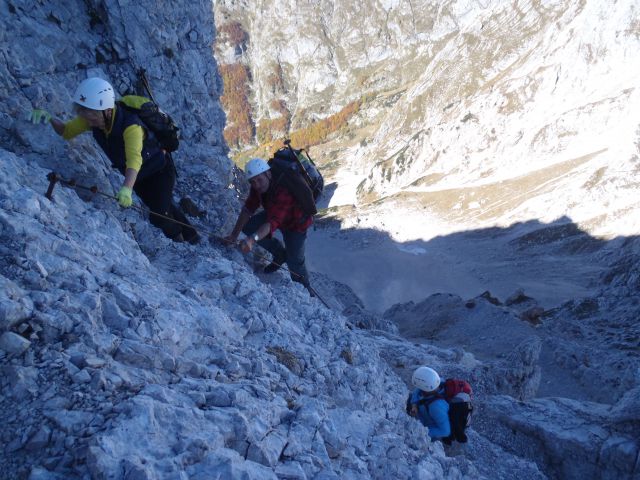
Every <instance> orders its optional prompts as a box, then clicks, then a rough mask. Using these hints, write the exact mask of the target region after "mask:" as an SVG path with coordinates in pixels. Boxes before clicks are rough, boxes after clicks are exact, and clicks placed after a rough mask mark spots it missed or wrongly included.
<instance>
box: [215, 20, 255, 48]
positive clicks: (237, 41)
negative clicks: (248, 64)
mask: <svg viewBox="0 0 640 480" xmlns="http://www.w3.org/2000/svg"><path fill="white" fill-rule="evenodd" d="M218 35H219V36H220V37H222V38H225V39H226V41H228V42H229V43H231V44H232V45H234V46H237V45H242V44H243V43H244V42H246V40H247V38H248V35H247V32H245V31H244V29H243V28H242V25H240V23H238V22H231V23H225V24H224V25H221V26H220V27H219V28H218Z"/></svg>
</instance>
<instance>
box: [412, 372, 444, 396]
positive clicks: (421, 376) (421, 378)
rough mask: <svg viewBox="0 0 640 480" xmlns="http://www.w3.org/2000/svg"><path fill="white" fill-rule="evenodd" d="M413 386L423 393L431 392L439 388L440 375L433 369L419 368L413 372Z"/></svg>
mask: <svg viewBox="0 0 640 480" xmlns="http://www.w3.org/2000/svg"><path fill="white" fill-rule="evenodd" d="M411 381H412V382H413V384H414V385H415V386H416V387H418V388H419V389H420V390H422V391H424V392H433V391H434V390H437V389H438V387H439V386H440V375H438V372H436V371H435V370H434V369H433V368H429V367H420V368H418V369H416V371H415V372H413V377H412V378H411Z"/></svg>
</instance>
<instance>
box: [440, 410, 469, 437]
mask: <svg viewBox="0 0 640 480" xmlns="http://www.w3.org/2000/svg"><path fill="white" fill-rule="evenodd" d="M472 412H473V407H472V406H471V403H469V402H452V403H450V404H449V422H450V423H451V435H449V436H448V437H446V438H443V439H442V443H444V444H446V445H451V443H452V442H453V441H454V440H455V441H457V442H460V443H466V442H467V434H466V433H465V429H466V428H467V427H468V426H469V423H470V422H471V413H472Z"/></svg>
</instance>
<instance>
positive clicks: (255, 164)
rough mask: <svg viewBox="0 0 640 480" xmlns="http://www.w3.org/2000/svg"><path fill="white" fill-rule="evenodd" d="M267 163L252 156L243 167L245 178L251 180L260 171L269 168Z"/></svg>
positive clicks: (262, 171)
mask: <svg viewBox="0 0 640 480" xmlns="http://www.w3.org/2000/svg"><path fill="white" fill-rule="evenodd" d="M269 169H270V167H269V164H268V163H267V162H265V161H264V160H263V159H261V158H252V159H251V160H249V161H248V162H247V164H246V165H245V167H244V173H245V174H246V175H247V180H251V179H252V178H253V177H257V176H258V175H260V174H261V173H264V172H266V171H267V170H269Z"/></svg>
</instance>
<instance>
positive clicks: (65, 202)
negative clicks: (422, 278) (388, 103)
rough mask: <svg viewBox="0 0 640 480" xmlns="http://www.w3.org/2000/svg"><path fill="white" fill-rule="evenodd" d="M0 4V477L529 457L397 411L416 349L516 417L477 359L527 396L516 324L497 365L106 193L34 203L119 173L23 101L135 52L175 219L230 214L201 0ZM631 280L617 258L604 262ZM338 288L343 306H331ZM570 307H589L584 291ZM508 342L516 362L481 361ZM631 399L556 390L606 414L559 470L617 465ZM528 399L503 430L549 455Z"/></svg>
mask: <svg viewBox="0 0 640 480" xmlns="http://www.w3.org/2000/svg"><path fill="white" fill-rule="evenodd" d="M0 8H1V10H0V16H1V18H2V20H3V22H2V23H3V25H4V26H5V28H3V29H2V30H1V31H0V51H1V52H2V56H1V60H0V78H1V79H2V81H1V82H0V92H1V95H0V106H1V107H2V108H0V112H2V113H0V139H1V147H0V287H2V288H0V369H1V371H2V375H1V376H0V391H2V395H1V396H0V446H1V447H0V477H2V478H29V479H32V480H37V479H61V478H96V479H103V478H104V479H107V478H128V479H134V478H135V479H154V478H194V479H198V478H212V477H213V478H217V477H219V478H225V479H226V478H229V479H241V478H242V479H266V478H299V479H305V478H345V479H352V478H353V479H356V478H357V479H361V478H379V479H406V478H496V476H498V477H500V478H532V479H539V478H544V474H543V473H541V470H544V468H546V467H547V466H546V465H542V466H541V467H538V466H537V465H536V464H535V463H534V461H536V462H540V463H541V464H542V463H544V462H543V461H541V460H540V455H542V454H540V455H533V454H532V455H525V453H527V452H524V453H523V452H522V451H515V450H514V449H512V450H511V451H507V450H508V448H507V447H508V445H507V444H506V443H508V442H504V443H503V442H502V440H501V439H500V438H498V437H495V438H494V437H490V433H491V432H490V431H488V430H487V431H484V430H483V427H482V423H481V422H479V424H478V428H477V431H475V430H472V431H471V432H470V435H471V437H472V439H473V442H472V443H471V444H470V445H469V447H468V452H469V453H468V455H467V456H464V455H461V456H455V455H453V456H451V457H450V458H447V454H451V453H452V452H446V451H445V450H444V449H443V447H442V445H441V444H439V443H434V442H431V441H429V439H428V437H427V435H426V432H425V429H424V428H423V427H422V426H421V425H420V424H418V422H415V421H414V420H413V419H411V418H409V417H408V416H407V415H405V413H404V402H405V398H406V394H407V390H408V388H407V379H408V377H407V375H408V374H409V373H410V371H411V370H412V369H413V368H415V367H416V366H417V365H420V364H424V363H430V364H432V365H433V366H434V367H436V368H438V370H439V371H441V373H442V375H443V376H453V375H455V376H462V377H465V378H469V379H470V380H471V381H472V383H473V384H474V386H475V387H476V391H477V402H478V406H479V407H480V408H479V412H480V414H479V415H478V417H479V418H489V419H490V418H497V417H499V416H500V415H502V414H501V412H504V411H510V412H511V414H510V415H507V416H506V417H501V418H500V419H499V421H498V422H496V423H497V424H498V425H497V427H496V428H494V429H493V430H491V431H496V432H498V433H499V432H500V431H501V428H502V426H504V425H509V424H512V425H515V424H516V423H517V422H518V421H519V419H520V418H523V417H522V416H521V415H522V412H523V411H529V412H532V411H534V409H535V403H534V404H530V403H520V402H518V401H516V400H515V399H514V398H513V397H496V398H498V400H496V402H494V403H491V402H492V398H493V397H492V395H493V394H494V393H496V389H495V387H494V386H495V378H496V375H499V374H500V375H502V376H503V377H504V378H505V380H504V382H503V384H501V389H500V391H499V393H509V394H511V395H514V396H516V397H518V398H528V397H529V396H530V395H531V394H532V391H533V390H534V389H535V388H534V384H535V381H536V377H535V372H536V365H535V359H536V356H537V354H538V349H537V344H536V343H535V342H529V343H526V342H525V343H524V344H522V345H521V347H520V348H518V349H517V350H516V351H515V352H514V353H513V355H512V356H509V357H506V358H505V359H504V362H502V363H500V362H498V363H496V364H493V363H491V362H489V361H487V362H483V361H479V360H477V359H475V358H474V357H473V355H470V354H469V353H465V352H464V351H463V350H462V349H455V350H450V349H442V348H438V347H435V346H433V345H429V344H424V345H415V344H413V343H410V342H407V341H406V340H404V339H402V338H400V337H397V336H395V335H394V331H395V330H394V328H393V327H392V326H390V320H389V319H388V318H385V319H380V318H378V317H375V316H371V317H369V316H368V314H367V312H366V311H363V310H361V304H360V303H359V302H358V301H357V299H354V298H353V296H352V294H351V293H350V292H349V291H348V289H343V288H340V286H333V291H334V293H333V295H335V299H332V300H333V303H334V304H336V305H339V308H338V309H339V311H338V312H336V311H333V310H329V309H326V308H325V307H324V306H322V304H320V302H318V301H317V300H316V299H312V298H310V297H309V296H308V295H307V292H306V291H305V290H304V289H302V287H300V286H299V285H297V284H293V283H292V282H291V281H290V280H289V279H288V278H287V276H286V275H285V274H284V273H283V272H278V273H276V274H274V275H273V276H271V277H270V279H269V280H265V281H263V280H264V279H260V278H259V277H258V276H256V275H255V274H254V273H253V272H252V271H251V268H250V266H248V265H247V262H246V261H245V259H244V258H243V257H242V255H241V254H240V253H239V252H237V251H235V250H230V249H226V248H223V247H221V246H218V245H217V244H215V243H213V244H208V243H207V242H203V243H202V244H201V245H199V246H197V247H195V246H191V245H188V244H174V243H172V242H170V241H169V240H167V239H165V238H164V237H163V236H162V235H161V234H160V233H159V231H158V230H157V229H155V228H154V227H152V226H151V225H150V224H149V223H148V221H147V220H146V219H144V218H143V217H142V216H141V215H140V213H139V212H138V211H135V210H131V209H130V210H122V209H120V208H119V207H117V205H116V204H115V203H114V202H112V201H111V200H108V199H105V198H101V197H94V196H91V195H88V194H85V193H79V192H76V191H75V190H72V189H66V188H62V187H61V186H57V187H56V190H55V192H54V195H53V201H50V200H49V199H47V198H45V197H44V192H45V191H46V189H47V186H48V182H47V180H46V178H45V176H46V174H47V173H48V172H49V171H50V170H52V169H55V170H56V171H58V172H59V173H61V174H63V175H65V176H67V177H74V178H77V179H78V180H79V181H80V182H85V183H87V184H89V185H97V186H98V188H99V189H100V190H101V191H106V192H110V191H112V190H113V188H114V187H117V186H119V184H120V182H121V177H120V176H119V175H117V174H115V173H113V172H112V171H111V170H110V168H109V167H108V163H107V162H106V159H105V158H104V156H103V154H102V153H101V152H99V150H98V148H97V147H96V145H95V144H94V142H93V141H92V139H91V138H90V137H89V136H87V135H85V136H84V137H82V138H78V139H76V140H75V141H74V142H73V143H71V144H66V143H64V142H63V141H62V140H60V139H59V138H58V137H56V136H55V135H54V133H53V132H52V131H51V129H50V127H49V126H47V125H40V126H34V125H30V124H28V123H27V122H26V120H25V117H26V115H27V113H28V111H29V110H30V109H31V108H34V107H40V108H47V109H48V110H50V111H51V113H52V114H55V115H56V116H62V117H63V118H65V119H68V118H70V112H69V110H70V98H71V94H72V92H73V90H74V89H75V86H76V85H77V83H78V82H79V81H80V80H82V79H84V78H86V77H87V76H89V75H101V76H104V77H105V78H108V79H109V80H110V81H111V82H112V83H113V84H114V86H115V88H116V89H117V90H118V92H119V93H122V94H124V93H127V92H129V91H133V90H136V88H137V87H136V85H135V83H136V77H135V69H136V68H138V67H144V68H146V71H147V77H148V78H149V80H150V83H151V86H152V88H153V90H154V94H155V96H156V98H157V100H158V101H159V103H160V104H161V105H162V107H163V108H164V109H165V110H167V111H168V112H169V113H170V114H171V115H172V116H173V117H174V118H175V119H176V120H177V122H178V124H179V125H180V126H181V129H182V130H181V132H182V134H183V139H182V140H183V141H182V146H181V148H180V150H179V152H178V153H177V154H176V162H177V166H178V172H179V183H178V190H179V193H181V194H188V195H189V197H190V198H191V200H192V203H193V205H195V207H196V209H197V217H194V223H195V224H196V226H197V227H198V228H199V229H200V230H201V231H202V232H208V233H213V234H216V235H220V234H223V233H226V232H227V231H228V230H229V228H230V223H232V222H233V221H234V220H235V212H237V211H238V208H239V205H238V202H237V201H236V200H237V199H236V191H235V190H234V189H233V188H229V187H233V182H234V175H235V172H234V170H233V169H232V167H231V164H230V162H229V160H228V159H227V158H226V156H225V153H226V147H225V146H224V142H223V140H222V129H223V118H224V117H223V114H222V111H221V109H220V104H219V96H220V93H221V83H220V78H219V75H218V73H217V70H216V63H215V61H214V60H213V58H212V56H211V48H212V41H213V39H214V35H215V29H214V24H213V21H214V20H213V18H212V11H211V10H212V7H211V4H210V3H207V2H195V3H194V2H177V3H176V2H173V3H171V5H168V4H163V5H159V4H157V3H155V2H137V3H135V4H133V3H130V2H129V3H127V2H113V1H105V2H102V1H89V2H86V1H85V2H74V1H72V2H66V3H64V4H63V3H54V4H51V3H46V2H45V3H36V4H34V3H33V2H20V1H12V2H10V3H6V2H5V3H4V4H3V5H2V7H0ZM258 13H259V10H255V14H256V16H257V15H258ZM345 25H346V24H345ZM368 28H369V27H366V28H365V30H367V31H368ZM417 28H422V27H419V26H418V27H417ZM350 42H351V43H353V42H355V40H353V42H352V40H350ZM355 43H357V42H355ZM355 43H353V45H355ZM354 48H355V47H354ZM363 51H364V49H363ZM372 54H373V53H372ZM381 55H382V54H381ZM369 60H374V58H373V57H372V58H370V59H369ZM318 85H320V83H318ZM318 88H319V87H318ZM138 91H139V92H140V93H143V92H142V91H140V90H138ZM194 212H195V210H194ZM628 253H629V254H632V253H633V252H628ZM621 262H622V260H621ZM621 265H622V263H621ZM636 280H637V278H636V277H633V275H631V276H629V275H628V272H626V271H624V272H622V273H621V272H618V271H616V272H612V275H611V278H610V279H609V281H610V282H611V283H612V284H613V283H615V284H616V285H617V284H618V283H620V284H625V285H627V286H628V287H632V286H633V285H635V283H634V282H635V281H636ZM482 301H484V300H482ZM478 302H480V300H478ZM457 303H459V302H458V300H456V299H454V300H452V301H451V302H444V303H443V305H442V308H443V309H444V310H446V309H448V308H453V309H454V310H455V308H457V307H456V304H457ZM596 303H597V302H596ZM348 304H350V305H351V306H353V307H354V308H355V310H356V311H355V312H351V313H349V312H345V313H346V314H348V315H350V316H352V317H353V318H354V319H356V320H354V321H353V322H350V321H349V320H348V319H346V318H345V317H344V316H343V315H341V311H342V310H343V309H344V307H347V309H348V307H349V305H348ZM451 304H453V307H451ZM488 305H491V307H489V306H488ZM488 305H487V307H486V308H487V310H486V311H491V310H489V309H492V308H500V307H499V306H496V305H493V304H491V303H489V304H488ZM458 307H459V305H458ZM627 307H628V308H633V305H632V304H631V303H628V304H627ZM461 308H463V309H464V308H466V307H465V306H464V305H463V306H462V307H461ZM482 308H484V307H482ZM567 308H569V307H567ZM574 310H575V314H576V315H581V316H582V315H589V314H590V312H591V313H592V312H593V311H594V306H593V303H592V302H591V303H589V302H587V304H584V305H582V304H579V305H576V308H575V309H574ZM494 313H495V311H494ZM358 321H359V322H361V324H360V325H358V324H357V322H358ZM354 323H355V325H354ZM354 327H356V328H354ZM357 327H369V328H371V330H368V329H359V328H357ZM523 328H524V329H525V330H526V329H530V328H532V327H530V326H529V325H526V326H525V327H523ZM507 361H508V362H510V363H511V364H513V365H517V369H516V373H517V374H518V375H513V376H508V375H506V374H501V373H500V372H504V371H505V370H501V369H508V364H507V363H506V362H507ZM510 372H511V373H513V369H512V370H510ZM521 373H522V374H523V375H524V376H525V378H524V380H523V378H521V377H522V375H520V374H521ZM629 381H630V379H629ZM634 398H636V397H634V396H632V395H625V396H623V397H622V399H621V400H620V403H619V404H617V405H616V406H615V407H613V408H612V409H611V412H610V414H609V413H608V411H607V410H606V408H605V407H603V406H596V407H594V413H593V415H592V416H591V417H587V416H586V413H585V412H584V409H583V408H582V407H581V406H579V405H578V406H576V405H572V411H576V412H579V416H580V417H581V418H582V416H584V417H585V418H587V419H588V422H587V421H586V420H585V422H584V424H585V427H584V428H587V426H586V424H587V423H593V424H598V422H600V421H604V420H607V419H609V418H610V419H611V421H612V422H614V424H615V428H613V427H612V428H611V429H604V428H600V427H597V428H596V427H593V430H594V431H595V433H594V435H596V436H597V438H598V441H601V444H602V445H601V447H600V449H599V450H598V451H600V452H601V455H600V457H598V461H597V462H596V463H595V464H593V465H589V466H588V468H587V467H586V466H585V467H584V468H583V469H582V470H580V469H579V468H578V467H577V466H573V467H571V469H570V468H569V467H566V468H567V469H566V470H563V472H568V473H569V474H573V473H576V472H577V473H584V472H586V473H593V472H607V474H609V473H610V472H617V473H618V476H619V477H623V476H624V475H627V476H633V475H636V476H637V473H638V466H637V460H635V461H636V464H634V463H633V461H634V460H633V458H632V457H633V454H634V452H636V451H637V442H636V441H635V440H634V438H633V437H632V434H633V431H634V430H629V428H630V425H631V426H632V427H633V426H634V425H635V424H633V423H630V422H635V421H637V418H636V417H635V416H633V415H631V417H629V415H628V414H627V409H628V408H635V403H634ZM559 403H561V402H559ZM494 404H495V405H497V406H501V405H502V406H503V407H504V408H500V409H498V408H497V407H496V409H495V410H492V409H491V405H494ZM532 405H533V406H532ZM554 408H556V409H557V408H559V407H557V406H555V407H554ZM483 411H485V412H487V413H486V414H482V412H483ZM607 415H609V417H607ZM527 418H529V419H530V421H529V422H522V423H523V425H522V427H519V428H518V431H524V430H526V428H528V427H527V426H528V425H534V426H535V428H536V429H537V432H538V434H537V435H538V436H539V437H544V438H545V439H550V440H549V444H548V445H547V447H544V448H549V451H550V452H551V453H549V458H551V459H552V461H555V460H556V459H557V458H558V455H560V454H566V455H569V454H571V453H572V452H571V449H570V447H564V446H563V447H559V446H557V445H555V443H554V439H555V437H553V436H549V435H548V434H547V430H550V429H551V427H550V426H549V425H547V424H545V423H544V422H543V420H542V417H541V416H537V415H534V414H533V413H530V415H529V417H527ZM603 419H604V420H603ZM566 425H569V424H566ZM474 428H475V427H474ZM505 428H506V427H505ZM532 428H533V427H532ZM634 428H635V427H634ZM489 438H494V441H493V442H492V441H490V440H489ZM504 438H507V436H505V437H504ZM590 438H591V437H589V439H590ZM500 445H502V446H500ZM571 445H573V446H575V448H577V449H579V448H583V447H585V445H584V444H583V443H581V442H579V441H576V442H573V443H572V444H571ZM544 448H543V447H540V451H542V450H544ZM593 448H595V447H593ZM593 448H592V449H590V450H587V451H589V452H592V451H594V450H593ZM634 449H635V450H634ZM558 452H559V453H558ZM545 458H546V457H545ZM576 458H579V459H583V458H584V456H578V457H576ZM543 467H544V468H543ZM634 469H635V470H634ZM546 471H549V472H550V473H555V472H556V471H558V470H554V469H553V468H549V469H547V470H546ZM629 472H631V473H629Z"/></svg>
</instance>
